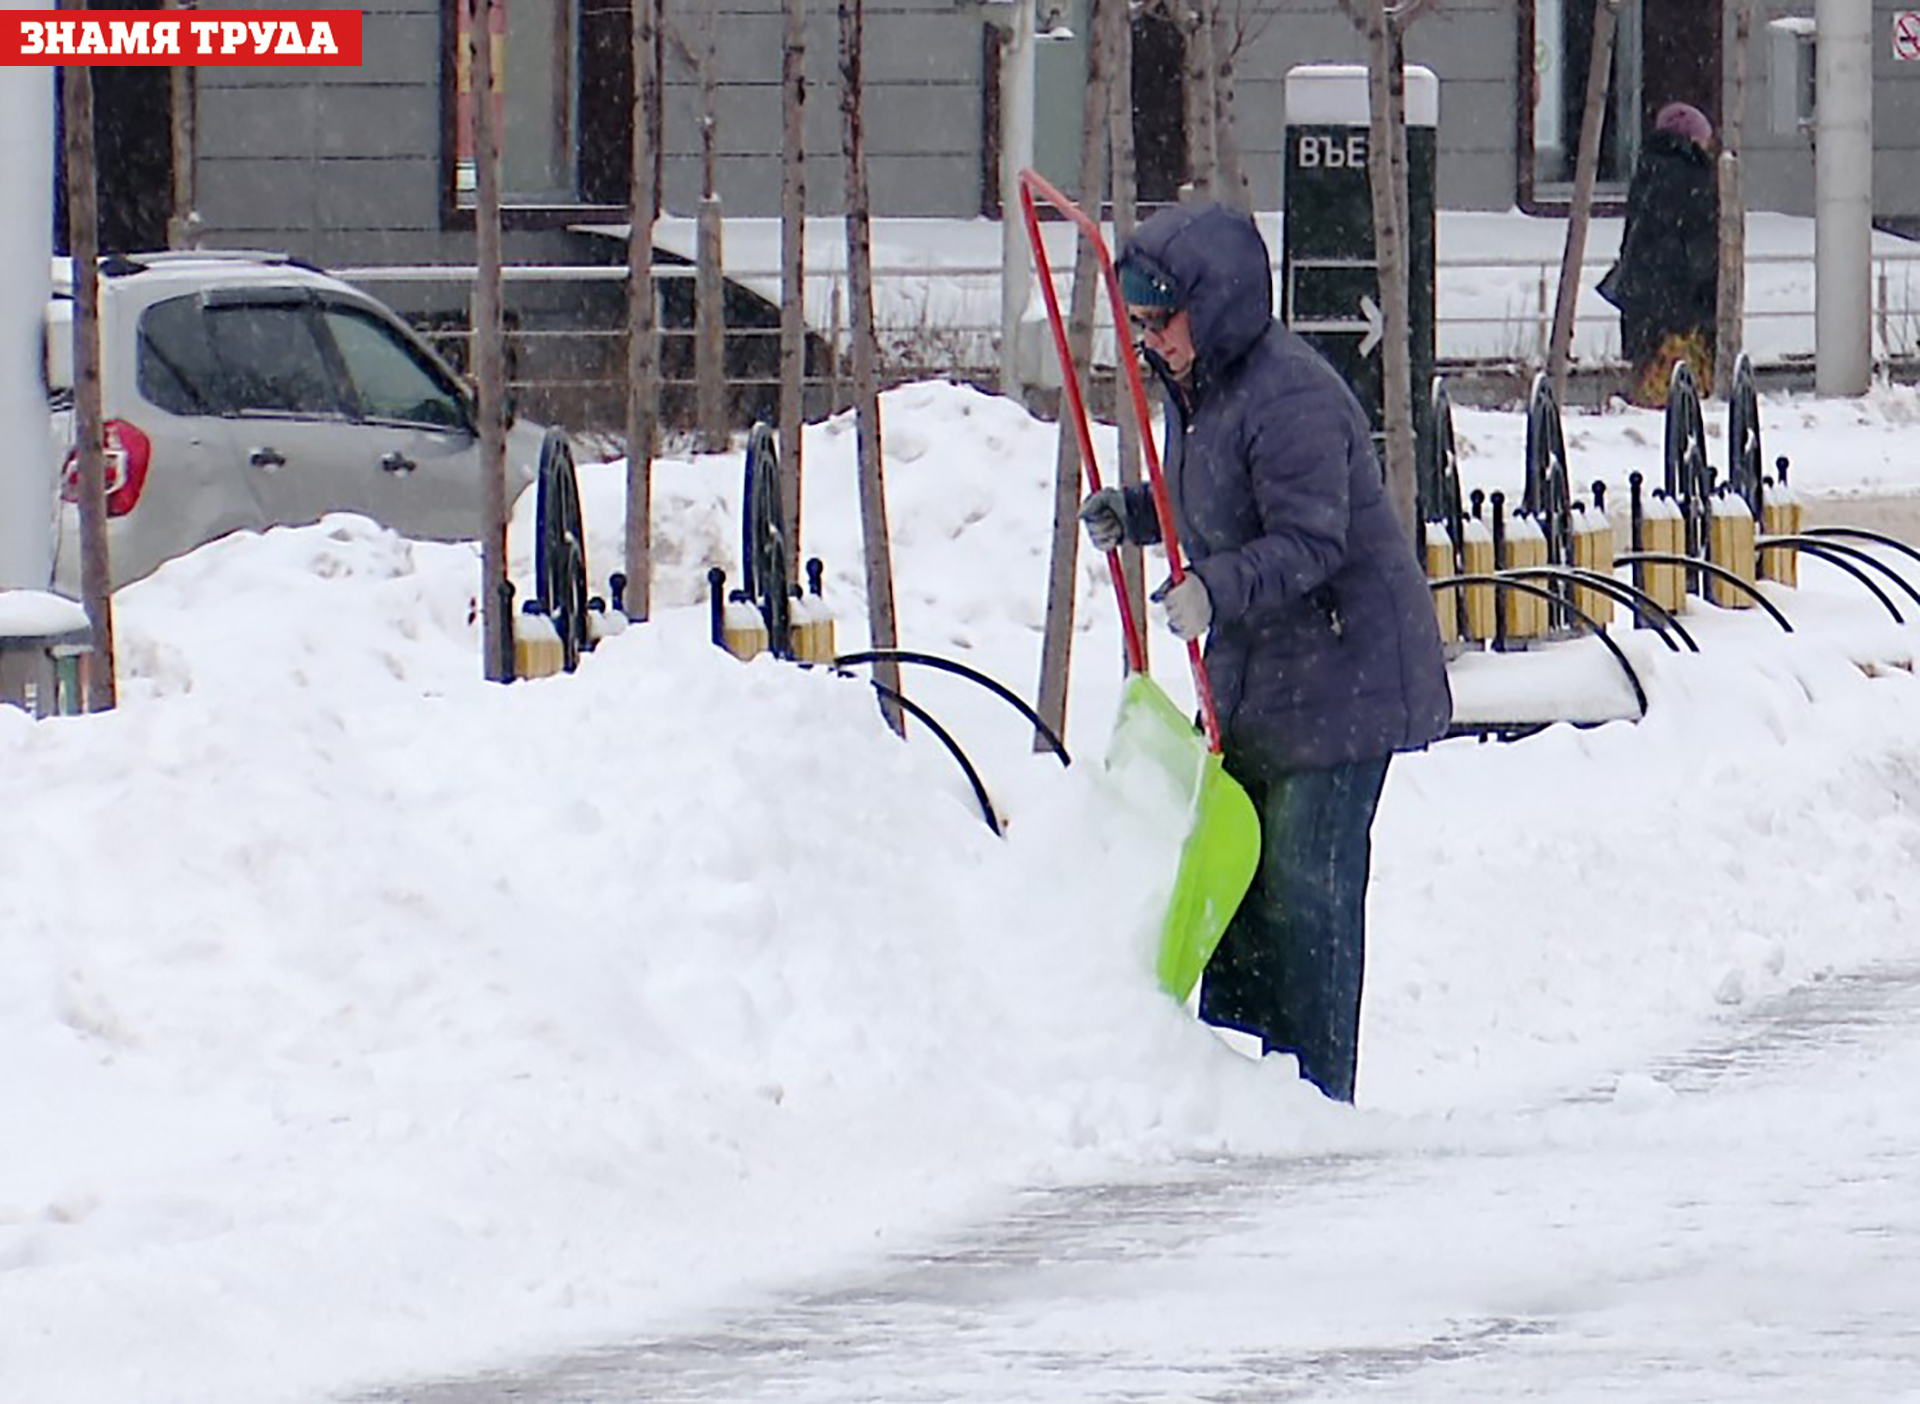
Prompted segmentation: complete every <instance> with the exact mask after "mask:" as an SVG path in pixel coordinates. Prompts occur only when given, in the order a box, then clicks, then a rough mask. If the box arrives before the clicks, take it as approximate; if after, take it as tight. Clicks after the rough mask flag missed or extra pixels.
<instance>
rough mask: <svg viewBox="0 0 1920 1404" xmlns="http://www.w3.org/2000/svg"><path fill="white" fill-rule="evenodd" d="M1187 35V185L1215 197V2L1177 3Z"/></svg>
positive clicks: (1177, 0)
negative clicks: (1211, 18)
mask: <svg viewBox="0 0 1920 1404" xmlns="http://www.w3.org/2000/svg"><path fill="white" fill-rule="evenodd" d="M1173 3H1175V4H1178V5H1180V10H1179V19H1180V29H1181V32H1182V33H1184V34H1185V35H1186V40H1187V43H1186V64H1185V68H1186V91H1185V96H1186V123H1187V185H1188V188H1189V190H1190V191H1191V193H1192V194H1193V195H1194V196H1196V197H1201V198H1204V197H1208V196H1211V195H1212V194H1213V193H1214V184H1215V180H1214V177H1215V174H1216V166H1217V161H1216V156H1215V147H1214V132H1213V24H1212V22H1211V20H1210V19H1209V16H1210V15H1211V14H1212V13H1213V0H1173Z"/></svg>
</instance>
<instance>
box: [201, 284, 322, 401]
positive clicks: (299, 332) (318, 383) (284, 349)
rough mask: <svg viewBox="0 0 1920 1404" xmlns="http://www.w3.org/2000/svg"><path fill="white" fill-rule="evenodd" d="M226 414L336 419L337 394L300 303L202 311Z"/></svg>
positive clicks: (311, 321) (219, 306)
mask: <svg viewBox="0 0 1920 1404" xmlns="http://www.w3.org/2000/svg"><path fill="white" fill-rule="evenodd" d="M205 320H206V334H207V339H208V342H209V343H210V344H211V346H212V348H213V355H214V358H215V360H216V361H217V362H218V366H219V371H218V374H219V385H218V395H219V398H220V400H221V402H222V405H223V407H224V409H225V411H226V412H227V413H240V414H245V413H248V412H250V411H252V412H260V413H267V414H304V415H317V414H339V413H341V412H342V410H343V406H342V405H341V403H340V393H339V390H338V388H337V386H336V383H335V379H334V375H333V372H332V369H331V368H330V367H329V365H328V362H327V357H326V353H325V351H324V350H323V349H322V347H321V345H320V340H319V336H318V334H317V328H316V325H315V321H314V317H313V315H312V310H311V308H310V307H309V306H308V305H307V304H306V303H304V302H274V303H246V302H233V303H225V302H223V303H218V304H214V305H211V306H208V307H207V308H206V309H205Z"/></svg>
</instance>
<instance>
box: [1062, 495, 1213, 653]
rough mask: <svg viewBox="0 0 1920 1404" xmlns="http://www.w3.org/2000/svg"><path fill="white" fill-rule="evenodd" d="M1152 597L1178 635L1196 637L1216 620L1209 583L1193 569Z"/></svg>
mask: <svg viewBox="0 0 1920 1404" xmlns="http://www.w3.org/2000/svg"><path fill="white" fill-rule="evenodd" d="M1081 515H1083V516H1084V515H1085V511H1084V509H1083V510H1082V513H1081ZM1153 598H1154V599H1155V600H1157V601H1159V602H1160V603H1162V604H1164V605H1166V607H1167V627H1168V628H1169V629H1171V630H1173V632H1174V634H1175V636H1176V637H1178V638H1182V639H1197V638H1199V637H1200V636H1201V635H1202V634H1204V633H1206V632H1207V625H1209V624H1211V623H1212V622H1213V596H1211V595H1209V594H1208V593H1207V582H1206V581H1204V580H1202V579H1201V578H1200V577H1199V576H1197V575H1195V574H1194V573H1193V572H1192V571H1188V572H1187V573H1186V574H1185V575H1183V576H1182V577H1181V578H1180V583H1179V584H1178V585H1176V584H1174V583H1173V582H1172V581H1171V580H1169V581H1168V582H1167V583H1166V584H1164V585H1162V586H1161V587H1160V588H1159V589H1158V590H1155V591H1154V592H1153Z"/></svg>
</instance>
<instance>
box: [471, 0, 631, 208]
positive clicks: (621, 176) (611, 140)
mask: <svg viewBox="0 0 1920 1404" xmlns="http://www.w3.org/2000/svg"><path fill="white" fill-rule="evenodd" d="M460 3H461V0H452V3H448V4H443V5H442V6H441V7H440V175H439V189H440V196H439V204H440V226H441V228H443V229H448V230H456V231H466V230H471V229H473V228H474V227H475V220H474V206H473V205H472V204H471V203H466V202H463V201H462V200H461V198H460V190H459V181H460V151H459V132H458V122H459V103H460V93H459V81H460V57H461V56H460V53H459V42H460V16H459V10H458V6H459V4H460ZM632 13H633V12H632V5H631V0H580V13H579V16H578V17H577V19H576V22H575V27H574V55H573V62H572V63H571V64H570V71H571V72H572V75H573V84H574V91H573V102H574V111H575V114H576V116H575V123H574V138H573V139H574V153H573V155H574V180H575V190H576V193H578V192H579V191H582V190H588V191H594V192H598V193H601V194H604V197H605V198H602V199H593V198H581V199H574V200H571V201H568V200H554V201H547V202H543V203H531V202H527V203H508V201H507V199H506V197H505V196H504V195H503V196H502V200H501V206H500V222H501V224H502V225H503V226H505V227H506V228H509V229H564V228H566V227H568V226H569V225H573V224H579V223H582V222H593V221H604V220H606V219H608V218H610V217H624V216H625V215H626V213H627V210H628V207H629V205H630V203H631V199H630V195H629V191H630V189H631V185H632V170H631V167H632V164H633V163H632V151H633V146H632V134H631V132H630V131H629V129H628V126H627V120H626V116H627V114H628V113H630V112H631V111H632V106H633V61H632V49H631V43H630V42H629V43H628V44H626V45H620V44H613V45H612V46H611V47H610V48H609V49H607V50H606V51H604V52H603V51H602V50H601V49H600V48H598V47H597V46H595V45H592V44H583V43H582V38H581V36H582V34H583V32H585V30H586V29H587V28H588V26H589V23H590V22H591V23H592V24H593V25H596V26H610V27H611V29H610V32H612V33H616V34H627V35H631V33H632ZM623 17H624V18H623ZM661 157H662V153H661V152H660V150H659V149H658V147H657V146H656V148H655V150H654V162H655V166H656V170H657V168H658V165H659V163H660V161H661Z"/></svg>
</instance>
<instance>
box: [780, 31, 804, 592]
mask: <svg viewBox="0 0 1920 1404" xmlns="http://www.w3.org/2000/svg"><path fill="white" fill-rule="evenodd" d="M783 8H784V11H785V16H786V33H785V38H784V41H783V44H782V49H781V56H780V90H781V92H782V93H783V94H784V101H783V104H782V106H783V108H784V114H783V115H784V122H783V124H782V136H781V152H780V286H781V288H782V289H783V291H784V296H783V297H782V298H781V302H780V466H781V468H782V469H784V470H785V471H784V472H783V473H782V474H781V476H780V487H781V492H782V494H783V496H782V500H781V504H780V507H781V511H782V512H783V513H784V514H785V516H786V523H787V540H788V541H789V542H790V543H791V546H790V547H789V549H790V550H791V551H792V553H793V558H794V560H795V561H796V562H797V561H798V560H799V559H800V472H801V467H802V454H801V449H802V447H803V445H802V439H803V436H804V426H805V424H806V390H807V381H806V376H807V320H806V297H807V255H806V237H807V141H806V136H807V128H806V114H807V5H806V0H783Z"/></svg>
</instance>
